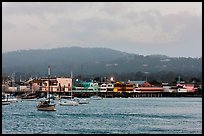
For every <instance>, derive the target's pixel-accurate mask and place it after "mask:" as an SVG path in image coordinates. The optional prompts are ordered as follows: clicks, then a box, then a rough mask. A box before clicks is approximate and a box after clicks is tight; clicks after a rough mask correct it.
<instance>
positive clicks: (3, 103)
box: [2, 100, 11, 105]
mask: <svg viewBox="0 0 204 136" xmlns="http://www.w3.org/2000/svg"><path fill="white" fill-rule="evenodd" d="M9 104H11V102H10V101H5V100H2V105H9Z"/></svg>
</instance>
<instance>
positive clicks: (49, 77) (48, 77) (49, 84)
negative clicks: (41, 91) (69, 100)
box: [48, 65, 50, 102]
mask: <svg viewBox="0 0 204 136" xmlns="http://www.w3.org/2000/svg"><path fill="white" fill-rule="evenodd" d="M48 92H49V95H48V98H49V102H50V65H49V66H48Z"/></svg>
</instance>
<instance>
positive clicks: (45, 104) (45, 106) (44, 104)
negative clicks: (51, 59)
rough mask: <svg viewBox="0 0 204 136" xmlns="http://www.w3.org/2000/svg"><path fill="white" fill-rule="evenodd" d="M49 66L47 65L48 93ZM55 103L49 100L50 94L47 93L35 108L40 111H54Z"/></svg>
mask: <svg viewBox="0 0 204 136" xmlns="http://www.w3.org/2000/svg"><path fill="white" fill-rule="evenodd" d="M49 83H50V66H48V92H49V94H50V85H49ZM55 106H56V104H55V103H51V101H50V95H48V99H46V100H40V102H39V103H38V105H37V109H38V110H40V111H56V107H55Z"/></svg>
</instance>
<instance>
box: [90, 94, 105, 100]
mask: <svg viewBox="0 0 204 136" xmlns="http://www.w3.org/2000/svg"><path fill="white" fill-rule="evenodd" d="M90 99H91V100H102V99H103V98H102V97H100V96H97V95H94V96H91V97H90Z"/></svg>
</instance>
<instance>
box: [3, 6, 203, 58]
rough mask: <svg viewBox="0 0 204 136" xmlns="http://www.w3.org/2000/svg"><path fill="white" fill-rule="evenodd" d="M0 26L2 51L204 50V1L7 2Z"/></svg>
mask: <svg viewBox="0 0 204 136" xmlns="http://www.w3.org/2000/svg"><path fill="white" fill-rule="evenodd" d="M2 29H3V30H2V39H3V40H2V52H8V51H15V50H24V49H26V50H27V49H50V48H58V47H72V46H80V47H105V48H111V49H114V50H120V51H124V52H128V53H135V54H140V55H150V54H162V55H167V56H171V57H179V56H182V57H201V56H202V3H201V2H181V3H179V2H171V3H168V2H163V3H162V2H153V3H151V2H149V3H147V2H144V3H143V2H118V3H117V2H116V3H114V2H107V3H101V2H90V3H89V2H84V3H78V2H77V3H71V2H65V3H64V2H60V3H56V2H45V3H43V2H42V3H41V2H27V3H26V2H17V3H15V2H10V3H5V2H4V3H3V4H2Z"/></svg>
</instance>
